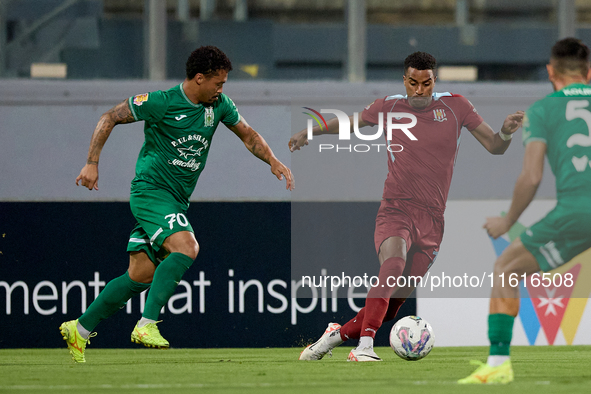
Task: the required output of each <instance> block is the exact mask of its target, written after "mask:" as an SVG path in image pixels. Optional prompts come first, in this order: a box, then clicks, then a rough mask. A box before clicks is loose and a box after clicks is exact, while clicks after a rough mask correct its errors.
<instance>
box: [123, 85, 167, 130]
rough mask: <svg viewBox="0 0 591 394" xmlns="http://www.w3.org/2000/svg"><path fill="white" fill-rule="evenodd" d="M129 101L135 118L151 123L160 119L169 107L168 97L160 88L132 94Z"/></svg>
mask: <svg viewBox="0 0 591 394" xmlns="http://www.w3.org/2000/svg"><path fill="white" fill-rule="evenodd" d="M128 103H129V108H130V109H131V113H132V114H133V117H134V119H135V120H145V121H147V122H149V123H156V122H158V121H160V120H161V119H162V118H163V117H164V114H165V113H166V110H167V109H168V97H167V95H166V93H165V92H162V91H160V90H158V91H156V92H151V93H144V94H138V95H137V96H132V97H130V98H129V100H128Z"/></svg>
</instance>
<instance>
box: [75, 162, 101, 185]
mask: <svg viewBox="0 0 591 394" xmlns="http://www.w3.org/2000/svg"><path fill="white" fill-rule="evenodd" d="M76 186H84V187H86V188H87V189H88V190H92V189H94V190H98V166H97V165H96V164H86V165H85V166H84V167H82V170H81V171H80V175H78V177H77V178H76Z"/></svg>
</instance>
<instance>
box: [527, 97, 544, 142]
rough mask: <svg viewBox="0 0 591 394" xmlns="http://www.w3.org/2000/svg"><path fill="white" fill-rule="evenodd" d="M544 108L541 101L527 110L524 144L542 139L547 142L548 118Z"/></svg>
mask: <svg viewBox="0 0 591 394" xmlns="http://www.w3.org/2000/svg"><path fill="white" fill-rule="evenodd" d="M544 112H545V111H544V108H543V107H542V106H541V105H540V103H539V102H538V103H535V104H534V105H532V106H531V107H530V108H529V109H528V110H527V111H526V112H525V116H524V117H523V123H522V126H523V133H522V135H523V145H524V146H525V145H527V144H529V143H530V142H532V141H542V142H544V143H547V134H548V132H547V129H546V126H547V120H544Z"/></svg>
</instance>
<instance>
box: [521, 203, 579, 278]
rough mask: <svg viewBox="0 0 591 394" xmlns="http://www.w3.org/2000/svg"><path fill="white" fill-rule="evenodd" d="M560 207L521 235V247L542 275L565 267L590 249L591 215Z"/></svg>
mask: <svg viewBox="0 0 591 394" xmlns="http://www.w3.org/2000/svg"><path fill="white" fill-rule="evenodd" d="M588 206H589V205H587V204H585V205H584V206H581V205H580V204H578V206H576V207H575V208H576V209H573V206H572V205H571V206H569V205H568V204H564V205H561V204H560V203H559V204H558V205H556V207H555V208H554V209H553V210H552V211H550V212H549V213H548V214H547V215H546V216H545V217H544V218H543V219H542V220H540V221H539V222H537V223H536V224H534V225H533V226H531V227H530V228H528V229H527V230H525V232H523V234H521V242H522V243H523V246H525V248H526V249H527V250H528V251H530V252H531V253H532V254H533V255H534V257H535V258H536V260H537V262H538V264H539V265H540V268H541V269H542V270H543V271H550V270H552V269H555V268H558V267H560V266H561V265H564V264H566V263H568V262H569V261H570V260H571V259H572V258H573V257H575V256H576V255H578V254H580V253H582V252H584V251H585V250H587V249H589V248H591V212H590V211H584V210H582V209H581V208H587V207H588Z"/></svg>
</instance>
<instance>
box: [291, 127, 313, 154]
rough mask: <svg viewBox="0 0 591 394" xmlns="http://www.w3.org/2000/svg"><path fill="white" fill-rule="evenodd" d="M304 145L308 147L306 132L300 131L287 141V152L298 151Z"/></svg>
mask: <svg viewBox="0 0 591 394" xmlns="http://www.w3.org/2000/svg"><path fill="white" fill-rule="evenodd" d="M304 145H308V132H307V130H302V131H300V132H299V133H296V134H294V135H293V136H292V137H291V138H290V140H289V150H290V151H292V152H293V151H294V150H300V148H301V147H302V146H304Z"/></svg>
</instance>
